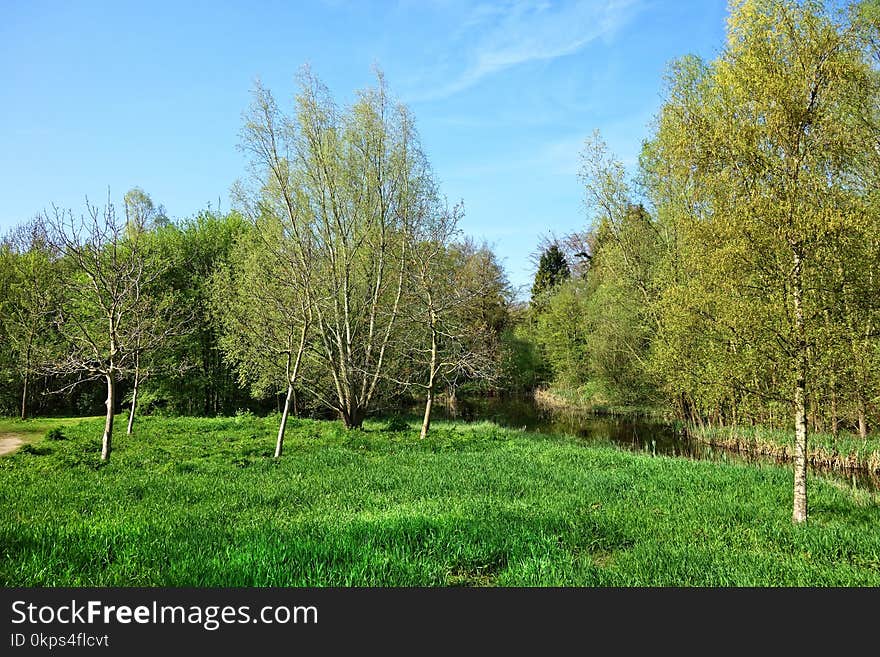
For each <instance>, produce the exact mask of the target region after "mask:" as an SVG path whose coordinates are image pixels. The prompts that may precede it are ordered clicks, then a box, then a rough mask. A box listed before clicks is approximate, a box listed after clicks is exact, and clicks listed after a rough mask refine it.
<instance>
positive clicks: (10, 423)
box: [0, 417, 82, 443]
mask: <svg viewBox="0 0 880 657" xmlns="http://www.w3.org/2000/svg"><path fill="white" fill-rule="evenodd" d="M81 421H82V418H70V417H48V418H47V417H41V418H33V419H28V420H19V419H17V418H15V419H13V418H3V417H0V436H4V437H6V436H15V437H16V438H19V439H21V440H23V441H24V442H25V443H29V442H34V441H35V440H39V439H40V438H42V437H43V436H44V435H45V434H46V432H47V431H48V430H50V429H54V428H56V427H62V428H63V427H65V426H67V425H70V424H77V423H78V422H81Z"/></svg>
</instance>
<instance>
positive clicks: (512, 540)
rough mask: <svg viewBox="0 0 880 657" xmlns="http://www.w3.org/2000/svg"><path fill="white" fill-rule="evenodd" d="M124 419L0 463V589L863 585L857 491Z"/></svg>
mask: <svg viewBox="0 0 880 657" xmlns="http://www.w3.org/2000/svg"><path fill="white" fill-rule="evenodd" d="M277 419H278V418H277V417H268V418H256V417H253V416H248V415H242V416H239V417H230V418H200V419H194V418H171V419H168V418H154V417H144V418H142V419H141V420H140V421H139V424H138V425H137V434H136V435H135V436H131V437H128V436H125V435H124V433H122V432H120V433H119V434H118V436H116V437H115V438H114V443H115V449H114V452H113V455H112V460H111V462H110V463H109V464H107V465H99V463H98V450H99V445H100V436H101V427H102V423H101V421H100V420H98V421H87V422H84V423H82V424H80V425H77V426H73V427H67V428H65V429H64V437H63V439H62V440H52V441H48V440H44V441H40V442H37V443H35V444H34V445H33V446H32V449H29V450H22V451H19V452H18V453H16V454H13V455H11V456H7V457H4V458H3V459H0V545H2V546H3V559H2V561H0V583H2V585H4V586H106V585H121V586H211V587H218V586H460V585H463V586H493V585H495V586H661V585H662V586H687V585H701V586H731V585H734V586H735V585H742V586H789V585H798V586H843V585H847V586H880V534H878V532H877V531H876V528H877V526H878V524H880V505H878V497H877V495H873V494H870V493H867V492H864V491H859V490H849V489H846V488H842V487H839V486H835V485H833V484H831V483H828V482H825V481H822V480H811V481H810V513H811V515H810V522H809V523H807V525H806V526H794V525H792V523H791V521H790V517H791V494H792V493H791V473H790V470H789V469H787V468H781V467H775V466H756V465H751V466H746V465H737V464H730V463H728V464H725V463H712V462H698V461H690V460H685V459H675V458H666V457H659V456H658V457H652V456H651V455H649V454H637V453H628V452H625V451H622V450H619V449H616V448H614V447H611V446H589V447H588V446H584V445H583V443H581V442H579V441H577V440H575V439H567V438H562V437H552V436H543V435H536V434H530V433H527V432H523V431H516V430H510V429H502V428H500V427H498V426H496V425H492V424H489V423H476V424H461V423H459V424H456V423H444V422H438V423H436V424H435V425H434V426H433V427H432V433H431V436H430V437H429V438H428V439H427V440H425V441H420V440H419V439H418V431H417V426H416V425H415V423H413V424H411V425H410V427H409V428H408V429H406V430H398V431H389V430H387V429H388V428H389V427H388V425H386V424H385V423H382V422H377V421H373V422H368V423H367V424H366V426H365V430H363V431H354V432H347V431H345V430H344V429H343V428H342V426H341V425H340V424H339V423H338V422H329V421H311V420H297V419H293V420H291V423H290V425H289V429H288V437H287V441H286V446H285V453H284V456H283V457H282V458H281V459H280V460H278V461H276V460H274V459H272V458H271V454H272V449H273V446H274V433H275V430H276V426H277V424H276V423H277Z"/></svg>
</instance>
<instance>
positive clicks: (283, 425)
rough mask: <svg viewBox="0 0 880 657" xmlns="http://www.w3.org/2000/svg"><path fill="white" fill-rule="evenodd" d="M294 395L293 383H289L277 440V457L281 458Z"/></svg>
mask: <svg viewBox="0 0 880 657" xmlns="http://www.w3.org/2000/svg"><path fill="white" fill-rule="evenodd" d="M292 397H293V384H292V383H288V384H287V397H285V398H284V411H283V412H282V413H281V424H280V426H279V427H278V438H277V440H275V458H276V459H277V458H281V452H282V451H283V449H284V430H285V429H286V428H287V416H288V414H289V413H290V400H291V398H292Z"/></svg>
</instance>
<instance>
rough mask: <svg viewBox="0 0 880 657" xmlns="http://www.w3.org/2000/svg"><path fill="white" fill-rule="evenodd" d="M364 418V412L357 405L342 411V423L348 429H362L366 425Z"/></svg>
mask: <svg viewBox="0 0 880 657" xmlns="http://www.w3.org/2000/svg"><path fill="white" fill-rule="evenodd" d="M363 416H364V414H363V410H362V409H361V408H360V407H359V406H357V405H356V404H352V405H350V406H347V407H346V408H345V410H343V411H342V422H343V423H344V424H345V428H346V429H360V428H361V427H362V426H363V424H364V417H363Z"/></svg>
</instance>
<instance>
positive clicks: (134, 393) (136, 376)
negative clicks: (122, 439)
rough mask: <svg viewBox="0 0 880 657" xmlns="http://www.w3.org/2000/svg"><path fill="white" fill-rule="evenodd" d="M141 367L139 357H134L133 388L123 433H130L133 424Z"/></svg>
mask: <svg viewBox="0 0 880 657" xmlns="http://www.w3.org/2000/svg"><path fill="white" fill-rule="evenodd" d="M140 378H141V368H140V358H136V360H135V366H134V389H133V390H132V391H131V409H129V411H128V429H126V431H125V433H126V434H127V435H129V436H130V435H131V428H132V427H133V426H134V411H135V408H136V407H137V398H138V385H139V384H140Z"/></svg>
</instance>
